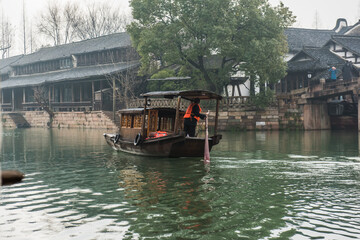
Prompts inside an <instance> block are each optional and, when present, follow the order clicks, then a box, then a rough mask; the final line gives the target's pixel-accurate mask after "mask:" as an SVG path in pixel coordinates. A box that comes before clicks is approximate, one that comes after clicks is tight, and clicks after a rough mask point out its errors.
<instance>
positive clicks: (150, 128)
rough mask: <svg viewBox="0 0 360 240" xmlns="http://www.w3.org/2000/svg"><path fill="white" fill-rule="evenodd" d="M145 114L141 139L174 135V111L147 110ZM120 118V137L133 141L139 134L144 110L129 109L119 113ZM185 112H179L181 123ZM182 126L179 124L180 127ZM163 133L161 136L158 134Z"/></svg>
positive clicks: (169, 109)
mask: <svg viewBox="0 0 360 240" xmlns="http://www.w3.org/2000/svg"><path fill="white" fill-rule="evenodd" d="M146 111H147V114H145V115H146V116H145V129H144V133H145V134H144V135H143V138H145V139H149V138H156V137H159V136H164V134H165V132H166V136H167V135H169V134H173V133H174V129H175V118H176V110H175V109H173V108H147V110H146ZM119 112H120V114H121V117H120V119H121V120H120V135H121V136H124V137H125V136H126V138H128V139H134V138H135V137H136V135H137V134H138V133H139V132H141V128H142V117H143V115H144V108H130V109H124V110H120V111H119ZM184 114H185V112H184V111H181V110H180V111H179V116H180V121H181V122H183V116H184ZM182 125H183V124H180V126H182ZM181 130H182V127H181ZM159 132H163V134H159Z"/></svg>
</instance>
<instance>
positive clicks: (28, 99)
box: [25, 88, 35, 103]
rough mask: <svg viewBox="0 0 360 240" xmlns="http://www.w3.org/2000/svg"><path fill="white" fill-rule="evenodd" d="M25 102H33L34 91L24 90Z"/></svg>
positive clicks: (30, 89)
mask: <svg viewBox="0 0 360 240" xmlns="http://www.w3.org/2000/svg"><path fill="white" fill-rule="evenodd" d="M25 102H27V103H31V102H35V99H34V90H33V89H32V88H25Z"/></svg>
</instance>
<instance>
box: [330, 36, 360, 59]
mask: <svg viewBox="0 0 360 240" xmlns="http://www.w3.org/2000/svg"><path fill="white" fill-rule="evenodd" d="M330 41H334V42H335V43H338V44H340V45H341V46H343V47H345V48H346V49H348V50H349V51H351V52H353V53H356V54H358V55H360V36H351V35H341V36H339V35H335V36H332V38H331V40H330Z"/></svg>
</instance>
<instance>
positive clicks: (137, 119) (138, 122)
mask: <svg viewBox="0 0 360 240" xmlns="http://www.w3.org/2000/svg"><path fill="white" fill-rule="evenodd" d="M134 128H141V115H135V116H134Z"/></svg>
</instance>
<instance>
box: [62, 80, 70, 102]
mask: <svg viewBox="0 0 360 240" xmlns="http://www.w3.org/2000/svg"><path fill="white" fill-rule="evenodd" d="M63 93H64V95H63V102H72V87H71V85H70V84H65V86H64V92H63Z"/></svg>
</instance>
